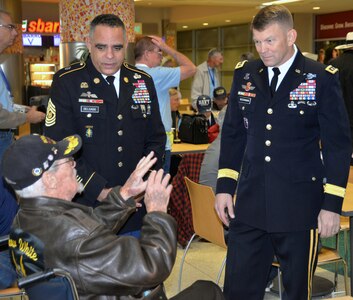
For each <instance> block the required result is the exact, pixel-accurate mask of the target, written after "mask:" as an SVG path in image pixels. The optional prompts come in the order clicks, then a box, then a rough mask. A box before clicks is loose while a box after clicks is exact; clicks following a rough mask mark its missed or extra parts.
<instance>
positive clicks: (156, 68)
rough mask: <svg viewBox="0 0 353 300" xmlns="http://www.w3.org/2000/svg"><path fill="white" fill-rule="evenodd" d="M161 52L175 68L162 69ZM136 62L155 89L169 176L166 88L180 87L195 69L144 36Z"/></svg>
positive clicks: (156, 39)
mask: <svg viewBox="0 0 353 300" xmlns="http://www.w3.org/2000/svg"><path fill="white" fill-rule="evenodd" d="M163 52H165V53H167V54H168V55H169V56H171V57H172V58H174V60H175V61H176V63H177V64H178V67H175V68H169V67H161V66H160V64H161V62H162V59H163V56H162V53H163ZM135 61H136V65H135V66H136V67H137V68H139V69H141V70H143V71H145V72H146V73H148V74H150V75H151V77H152V79H153V81H154V84H155V87H156V91H157V97H158V103H159V111H160V113H161V118H162V122H163V125H164V129H165V132H166V135H167V142H166V147H165V150H166V151H165V158H164V166H163V169H164V171H165V172H166V173H168V172H169V168H170V153H171V147H172V140H173V132H172V117H171V109H170V99H169V89H170V88H172V87H175V86H179V83H180V81H181V80H184V79H186V78H189V77H191V76H193V75H194V74H195V72H196V66H195V65H194V64H193V63H192V61H191V60H190V59H189V58H187V57H186V56H185V55H183V54H182V53H180V52H178V51H176V50H175V49H173V48H172V47H170V46H168V45H167V44H166V43H165V42H164V41H163V39H162V38H160V37H158V36H144V37H142V38H141V39H139V40H138V41H137V42H136V45H135Z"/></svg>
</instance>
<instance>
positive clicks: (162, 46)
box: [149, 35, 170, 52]
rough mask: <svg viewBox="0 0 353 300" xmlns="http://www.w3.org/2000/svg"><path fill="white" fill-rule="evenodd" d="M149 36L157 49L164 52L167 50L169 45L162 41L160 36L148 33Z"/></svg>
mask: <svg viewBox="0 0 353 300" xmlns="http://www.w3.org/2000/svg"><path fill="white" fill-rule="evenodd" d="M149 37H150V38H151V39H152V43H153V44H155V45H156V46H157V47H158V48H159V49H161V50H162V51H164V52H168V49H169V48H170V47H169V46H168V45H167V44H166V43H165V42H164V41H163V39H162V38H161V37H159V36H156V35H149Z"/></svg>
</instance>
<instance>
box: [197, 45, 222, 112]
mask: <svg viewBox="0 0 353 300" xmlns="http://www.w3.org/2000/svg"><path fill="white" fill-rule="evenodd" d="M222 64H223V54H222V52H221V51H220V50H219V49H216V48H213V49H211V50H210V51H209V52H208V55H207V61H204V62H203V63H202V64H200V65H198V66H197V72H196V74H195V76H194V79H193V81H192V85H191V101H192V102H191V103H192V107H193V108H194V109H195V110H196V109H197V105H196V101H197V98H198V97H199V96H200V95H206V96H209V97H210V98H211V99H212V97H213V90H214V89H215V88H216V87H218V86H220V84H221V77H220V74H219V69H220V68H221V66H222Z"/></svg>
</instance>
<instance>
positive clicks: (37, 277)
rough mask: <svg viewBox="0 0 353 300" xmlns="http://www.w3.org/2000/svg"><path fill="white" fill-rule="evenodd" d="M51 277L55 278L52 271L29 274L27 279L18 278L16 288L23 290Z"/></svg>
mask: <svg viewBox="0 0 353 300" xmlns="http://www.w3.org/2000/svg"><path fill="white" fill-rule="evenodd" d="M53 277H55V273H54V270H52V269H49V270H45V271H41V272H37V273H34V274H31V275H29V276H27V277H23V278H20V279H19V280H18V287H19V288H20V289H21V288H24V289H25V288H26V287H29V286H31V285H32V284H35V283H38V282H41V281H45V280H48V279H50V278H53Z"/></svg>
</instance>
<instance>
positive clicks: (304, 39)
mask: <svg viewBox="0 0 353 300" xmlns="http://www.w3.org/2000/svg"><path fill="white" fill-rule="evenodd" d="M293 18H294V28H295V29H296V31H297V32H298V37H297V42H296V44H297V46H298V47H299V49H300V51H302V52H311V53H314V35H315V23H314V21H315V19H314V15H313V14H294V16H293Z"/></svg>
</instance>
